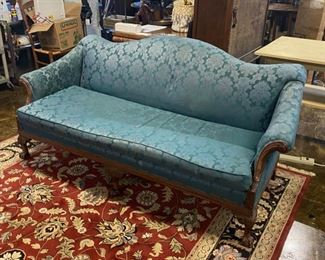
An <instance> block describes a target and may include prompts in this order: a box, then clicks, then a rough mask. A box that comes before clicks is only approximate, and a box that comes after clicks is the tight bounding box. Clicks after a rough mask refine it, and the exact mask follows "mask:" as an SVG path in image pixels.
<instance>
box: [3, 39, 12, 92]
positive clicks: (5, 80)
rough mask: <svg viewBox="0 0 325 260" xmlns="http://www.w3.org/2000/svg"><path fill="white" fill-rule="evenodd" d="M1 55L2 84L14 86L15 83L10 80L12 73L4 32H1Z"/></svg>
mask: <svg viewBox="0 0 325 260" xmlns="http://www.w3.org/2000/svg"><path fill="white" fill-rule="evenodd" d="M0 55H1V60H2V67H3V73H4V74H3V75H2V74H0V84H7V86H8V87H9V88H14V85H13V84H12V83H11V81H10V75H9V70H8V64H7V59H6V54H5V47H4V43H3V38H2V33H0Z"/></svg>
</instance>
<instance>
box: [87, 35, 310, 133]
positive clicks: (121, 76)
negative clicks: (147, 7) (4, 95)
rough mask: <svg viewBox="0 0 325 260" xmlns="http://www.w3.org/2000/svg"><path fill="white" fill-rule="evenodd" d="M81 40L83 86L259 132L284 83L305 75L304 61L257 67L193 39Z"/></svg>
mask: <svg viewBox="0 0 325 260" xmlns="http://www.w3.org/2000/svg"><path fill="white" fill-rule="evenodd" d="M82 45H83V46H84V63H83V73H82V78H81V86H82V87H85V88H89V89H91V90H94V91H98V92H101V93H105V94H108V95H112V96H116V97H120V98H124V99H128V100H131V101H134V102H138V103H140V104H144V105H148V106H153V107H157V108H160V109H165V110H169V111H172V112H175V113H180V114H183V115H187V116H192V117H196V118H200V119H203V120H207V121H212V122H217V123H222V124H226V125H231V126H235V127H240V128H245V129H249V130H254V131H265V130H266V128H267V127H268V125H269V123H270V119H271V116H272V114H273V109H274V107H275V105H276V102H277V100H278V97H279V95H280V92H281V90H282V88H283V86H284V85H285V84H286V83H287V82H290V81H295V80H298V81H301V82H304V81H305V77H306V76H305V70H304V69H303V68H302V66H301V65H265V66H261V65H260V66H256V65H254V64H250V63H245V62H242V61H240V60H237V59H235V58H233V57H232V56H230V55H229V54H227V53H225V52H223V51H221V50H219V49H217V48H215V47H214V46H212V45H209V44H207V43H204V42H201V41H195V40H192V39H180V38H178V37H156V38H152V39H150V40H145V41H134V42H131V43H122V44H114V43H107V41H105V40H104V39H100V40H94V38H86V39H84V40H83V41H82ZM220 93H222V95H221V94H220Z"/></svg>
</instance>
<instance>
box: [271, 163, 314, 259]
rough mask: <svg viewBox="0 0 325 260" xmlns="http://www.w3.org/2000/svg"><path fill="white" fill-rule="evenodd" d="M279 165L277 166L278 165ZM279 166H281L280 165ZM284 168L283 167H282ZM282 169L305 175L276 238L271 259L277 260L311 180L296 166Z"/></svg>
mask: <svg viewBox="0 0 325 260" xmlns="http://www.w3.org/2000/svg"><path fill="white" fill-rule="evenodd" d="M278 167H279V166H278ZM280 168H281V166H280ZM282 169H284V168H282ZM284 170H287V171H289V172H291V173H293V174H298V175H301V176H303V177H305V181H304V184H303V186H302V188H301V191H300V193H299V194H298V197H297V199H296V203H295V205H294V206H293V208H292V210H291V214H290V216H289V218H288V221H287V225H285V226H284V228H283V230H282V232H281V235H280V238H279V240H278V243H277V245H276V247H275V249H274V251H273V255H272V258H271V260H277V259H279V257H280V256H281V253H282V250H283V247H284V244H285V242H286V240H287V238H288V235H289V232H290V230H291V228H292V225H293V223H294V221H295V217H296V215H297V212H298V210H299V208H300V205H301V203H302V201H303V198H304V195H305V194H306V192H307V190H308V188H309V184H310V182H311V178H312V176H309V175H306V174H304V171H303V170H299V169H296V168H293V167H291V168H285V169H284Z"/></svg>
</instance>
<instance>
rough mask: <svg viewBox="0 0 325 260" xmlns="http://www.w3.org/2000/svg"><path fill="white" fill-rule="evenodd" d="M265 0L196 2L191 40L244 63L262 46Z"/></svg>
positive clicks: (206, 0) (209, 0) (266, 2)
mask: <svg viewBox="0 0 325 260" xmlns="http://www.w3.org/2000/svg"><path fill="white" fill-rule="evenodd" d="M267 6H268V0H249V1H239V0H196V1H195V11H194V12H195V13H194V21H193V35H192V36H193V38H195V39H199V40H202V41H205V42H208V43H211V44H213V45H215V46H217V47H219V48H221V49H223V50H225V51H227V52H229V53H230V54H231V55H233V56H235V57H237V58H241V59H243V60H245V61H252V60H254V57H255V56H254V51H255V50H256V49H258V48H259V47H261V46H262V42H263V32H264V24H265V18H266V11H267Z"/></svg>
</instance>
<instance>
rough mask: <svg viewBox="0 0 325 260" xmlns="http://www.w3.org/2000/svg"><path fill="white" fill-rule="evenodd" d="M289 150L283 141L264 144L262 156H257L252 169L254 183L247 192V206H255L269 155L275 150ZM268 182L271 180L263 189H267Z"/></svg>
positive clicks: (284, 151)
mask: <svg viewBox="0 0 325 260" xmlns="http://www.w3.org/2000/svg"><path fill="white" fill-rule="evenodd" d="M288 150H289V149H288V145H287V144H286V143H285V142H283V141H274V142H271V143H268V144H267V145H265V146H264V148H263V150H262V152H261V154H260V156H259V157H258V158H257V161H256V162H255V164H254V166H253V169H252V177H253V183H252V185H251V187H250V190H249V192H248V194H247V198H246V201H245V206H246V207H248V208H251V209H253V208H254V202H255V195H256V192H257V187H258V184H259V182H260V180H261V175H262V173H263V169H264V167H265V163H266V159H267V157H268V156H269V155H270V154H271V153H273V152H276V151H278V152H280V153H287V152H288ZM268 182H269V180H268V181H267V182H266V185H265V187H263V190H265V188H266V186H267V184H268Z"/></svg>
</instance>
